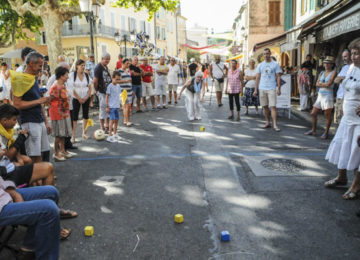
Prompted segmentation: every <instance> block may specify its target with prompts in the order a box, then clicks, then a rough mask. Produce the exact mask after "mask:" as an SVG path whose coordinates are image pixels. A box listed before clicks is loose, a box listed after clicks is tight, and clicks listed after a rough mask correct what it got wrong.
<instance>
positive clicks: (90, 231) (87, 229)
mask: <svg viewBox="0 0 360 260" xmlns="http://www.w3.org/2000/svg"><path fill="white" fill-rule="evenodd" d="M84 234H85V236H87V237H91V236H92V235H94V227H93V226H86V227H85V228H84Z"/></svg>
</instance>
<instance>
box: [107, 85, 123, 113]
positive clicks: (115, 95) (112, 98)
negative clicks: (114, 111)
mask: <svg viewBox="0 0 360 260" xmlns="http://www.w3.org/2000/svg"><path fill="white" fill-rule="evenodd" d="M106 94H108V95H109V101H108V102H109V103H108V106H109V108H120V94H121V88H120V85H119V84H117V85H113V84H112V83H110V84H109V86H108V87H107V90H106Z"/></svg>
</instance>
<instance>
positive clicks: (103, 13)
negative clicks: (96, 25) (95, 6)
mask: <svg viewBox="0 0 360 260" xmlns="http://www.w3.org/2000/svg"><path fill="white" fill-rule="evenodd" d="M100 20H101V23H102V24H103V25H105V9H104V8H103V7H101V8H100Z"/></svg>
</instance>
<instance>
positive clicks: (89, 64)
mask: <svg viewBox="0 0 360 260" xmlns="http://www.w3.org/2000/svg"><path fill="white" fill-rule="evenodd" d="M85 69H86V70H88V71H89V74H90V75H89V76H90V77H91V78H92V79H93V78H94V69H95V63H94V62H92V61H89V60H88V61H86V63H85Z"/></svg>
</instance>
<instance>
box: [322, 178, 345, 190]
mask: <svg viewBox="0 0 360 260" xmlns="http://www.w3.org/2000/svg"><path fill="white" fill-rule="evenodd" d="M346 184H347V179H346V180H345V181H339V180H338V178H337V177H336V178H334V179H331V180H329V181H327V182H325V183H324V185H325V187H326V188H335V187H336V186H345V185H346Z"/></svg>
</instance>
